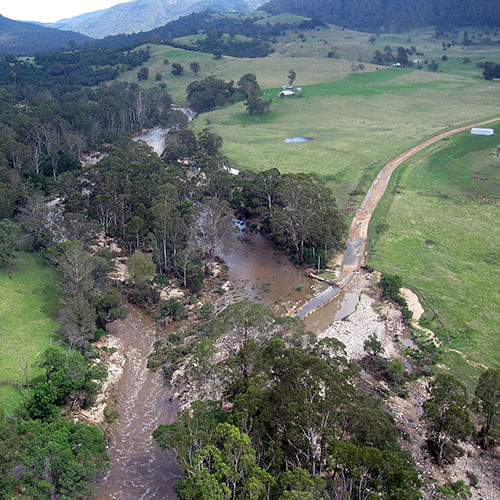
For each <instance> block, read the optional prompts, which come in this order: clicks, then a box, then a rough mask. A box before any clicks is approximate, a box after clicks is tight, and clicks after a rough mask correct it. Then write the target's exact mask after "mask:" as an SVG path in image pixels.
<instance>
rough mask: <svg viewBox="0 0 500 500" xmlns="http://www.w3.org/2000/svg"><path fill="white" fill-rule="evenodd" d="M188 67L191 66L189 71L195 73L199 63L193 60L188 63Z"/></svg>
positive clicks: (198, 70) (198, 68)
mask: <svg viewBox="0 0 500 500" xmlns="http://www.w3.org/2000/svg"><path fill="white" fill-rule="evenodd" d="M189 67H190V68H191V71H192V72H193V73H194V74H195V75H197V74H198V73H199V72H200V63H199V62H196V61H193V62H191V63H190V64H189Z"/></svg>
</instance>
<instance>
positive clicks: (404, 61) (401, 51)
mask: <svg viewBox="0 0 500 500" xmlns="http://www.w3.org/2000/svg"><path fill="white" fill-rule="evenodd" d="M396 62H398V63H400V64H401V65H402V66H408V53H407V52H406V49H405V48H404V47H398V55H397V56H396Z"/></svg>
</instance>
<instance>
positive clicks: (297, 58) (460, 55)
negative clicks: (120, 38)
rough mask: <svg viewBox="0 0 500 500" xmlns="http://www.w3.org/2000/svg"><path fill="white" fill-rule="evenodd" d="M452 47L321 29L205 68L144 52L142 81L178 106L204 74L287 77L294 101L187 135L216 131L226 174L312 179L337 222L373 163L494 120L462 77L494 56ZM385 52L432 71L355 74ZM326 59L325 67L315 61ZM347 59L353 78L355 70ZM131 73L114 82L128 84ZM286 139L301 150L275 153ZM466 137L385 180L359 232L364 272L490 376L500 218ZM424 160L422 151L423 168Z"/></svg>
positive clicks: (479, 152) (491, 181)
mask: <svg viewBox="0 0 500 500" xmlns="http://www.w3.org/2000/svg"><path fill="white" fill-rule="evenodd" d="M267 20H268V19H267ZM267 20H266V19H264V20H263V21H262V22H267ZM271 21H277V19H272V20H271ZM288 21H289V22H296V21H299V20H296V19H288ZM301 34H302V35H303V36H299V35H301ZM468 36H469V38H471V39H473V40H474V41H475V42H477V41H478V40H479V39H483V40H484V39H485V37H491V38H492V40H496V39H498V38H499V36H500V33H499V32H492V33H489V32H487V31H486V29H485V28H483V29H477V30H469V33H468ZM463 37H464V33H463V30H462V31H457V32H455V33H448V34H444V35H443V36H442V37H441V38H439V39H436V35H435V32H434V30H432V29H421V30H415V31H412V32H410V33H407V34H404V35H398V34H381V35H380V36H375V35H373V34H370V33H358V32H355V31H350V30H347V29H342V28H339V27H335V26H331V27H329V28H328V29H325V28H321V29H318V30H311V31H303V32H302V33H299V31H298V30H295V31H293V30H292V31H290V32H289V33H288V34H287V36H284V37H280V38H278V41H277V43H276V44H275V45H274V49H275V52H274V53H273V54H271V55H270V56H268V57H266V58H262V59H236V58H232V57H226V56H224V57H223V58H222V59H220V60H215V59H214V58H213V56H212V55H210V54H203V53H198V52H191V51H185V50H180V49H172V48H169V47H166V46H161V45H157V46H152V54H153V56H152V58H151V60H150V61H149V62H148V65H149V68H150V80H149V81H148V82H145V83H144V85H146V86H153V85H157V82H154V81H153V79H154V75H155V74H156V73H157V72H160V73H161V74H162V81H163V82H165V83H166V84H167V85H168V91H169V92H170V93H171V95H172V96H173V98H174V101H175V102H176V103H178V104H185V88H186V86H187V85H188V84H189V83H190V82H191V81H193V80H199V79H201V78H204V77H206V76H209V75H211V76H215V77H217V78H222V79H224V80H226V81H228V80H234V81H237V80H238V79H239V78H240V77H241V76H242V75H243V74H245V73H248V72H252V73H255V75H256V76H257V80H258V81H259V83H260V85H261V87H262V88H263V89H264V90H265V93H266V96H267V97H268V98H269V97H272V96H275V95H276V94H277V92H278V90H279V89H280V87H281V85H283V84H285V83H287V74H288V70H289V69H293V70H294V71H295V72H296V74H297V79H296V81H295V85H297V86H300V87H302V88H303V91H302V97H301V98H290V99H274V102H273V104H272V107H271V113H269V114H267V115H265V116H261V117H250V116H248V114H247V113H246V112H245V110H244V106H243V104H241V103H239V104H235V105H233V106H229V107H226V108H223V109H218V110H215V111H213V112H210V113H204V114H202V115H200V116H199V117H198V118H197V119H196V120H195V121H194V124H193V127H194V129H195V130H196V131H200V130H201V129H203V128H205V127H210V129H211V130H212V131H213V132H215V133H217V134H219V135H220V136H221V137H222V138H223V140H224V145H223V153H224V154H226V155H227V156H228V158H229V159H230V160H231V161H232V162H233V163H235V164H237V165H239V166H240V167H243V168H245V167H246V168H250V169H252V170H264V169H269V168H273V167H276V168H278V169H279V170H280V171H282V172H295V173H296V172H304V171H305V172H315V173H317V174H318V175H320V176H321V177H322V179H324V181H325V182H326V183H327V184H328V185H329V186H330V187H332V189H333V190H334V192H335V195H336V197H337V200H338V204H339V206H340V208H341V209H342V210H343V212H344V213H345V214H346V216H347V218H349V217H350V214H351V213H353V211H354V210H355V209H357V207H358V206H359V203H360V202H361V200H362V198H363V196H364V194H365V193H366V191H367V189H368V187H369V185H370V183H371V182H372V180H373V179H374V178H375V176H376V175H377V173H378V171H379V170H380V169H381V168H382V166H383V165H384V164H385V163H386V162H387V161H389V160H390V159H392V158H394V157H395V156H397V155H398V154H399V153H401V152H403V151H405V150H407V149H409V148H410V147H412V146H414V145H415V144H418V143H419V142H421V141H422V140H424V139H426V138H428V137H431V136H434V135H436V134H438V133H440V132H442V131H445V130H450V129H452V128H456V127H457V126H460V125H465V124H467V123H472V122H474V121H479V120H481V119H487V118H492V117H496V116H498V115H500V83H499V82H486V81H484V80H483V79H482V78H481V69H480V68H478V67H476V62H479V61H484V60H500V46H498V45H473V46H464V45H463V44H462V40H463ZM193 41H195V40H193ZM443 43H444V44H445V46H446V50H444V48H443ZM386 45H390V46H391V48H392V50H393V52H394V53H396V52H397V47H398V46H403V47H407V48H410V47H415V48H416V51H417V52H418V53H419V54H418V55H416V54H412V55H410V56H409V58H410V60H412V59H413V58H420V59H422V60H423V61H425V60H428V61H429V62H430V61H431V60H435V61H436V62H439V71H438V72H435V73H433V72H429V71H427V70H425V69H418V68H413V69H401V68H386V67H378V68H377V67H376V66H374V65H372V64H369V63H368V62H367V61H370V60H371V58H372V57H373V53H374V52H375V50H380V51H381V52H383V51H384V48H385V46H386ZM448 45H449V47H448ZM331 51H333V52H335V54H337V55H338V57H339V58H329V57H327V55H328V53H329V52H331ZM443 56H446V57H445V59H446V60H443ZM464 58H467V60H468V63H467V64H466V63H464ZM164 59H168V60H169V63H172V62H180V63H181V64H183V66H184V67H185V72H184V74H183V75H182V76H178V77H176V76H173V75H171V74H170V66H169V65H165V64H164ZM191 61H198V62H199V63H200V66H201V71H200V73H199V74H198V75H197V76H195V75H194V74H193V73H192V72H191V71H190V70H189V63H190V62H191ZM360 61H362V62H363V64H364V67H365V69H364V70H362V71H357V70H356V68H355V67H356V66H358V64H359V62H360ZM469 61H470V62H469ZM135 73H136V71H133V72H129V73H124V74H123V75H122V76H121V79H123V80H128V81H135ZM296 136H303V137H310V138H313V139H314V141H310V142H303V143H284V139H286V138H288V137H296ZM473 139H474V140H471V138H470V137H469V136H467V135H464V136H463V137H461V138H460V139H456V138H453V139H450V140H449V141H442V142H441V143H440V144H438V145H435V146H433V147H432V148H431V149H429V150H428V151H426V152H425V153H423V154H421V155H420V156H419V157H418V158H417V159H415V160H414V161H412V163H411V164H409V165H408V166H407V167H405V169H404V170H401V171H400V172H396V175H395V176H394V179H393V184H392V185H393V187H394V189H395V191H394V192H393V193H392V195H390V196H388V197H386V198H385V199H384V207H385V208H381V209H380V211H379V212H378V213H377V214H376V216H375V219H374V223H373V224H372V227H371V231H372V238H373V240H372V243H373V244H372V247H371V250H372V253H373V257H372V264H373V265H374V266H375V267H379V268H380V269H382V270H386V271H395V272H398V273H400V274H401V275H402V276H403V277H404V279H405V281H406V282H407V284H408V285H409V286H410V287H417V288H419V289H420V290H422V291H423V293H424V295H425V297H426V298H427V299H428V300H429V302H430V303H431V304H432V306H433V307H434V308H435V309H436V310H437V311H438V312H439V314H440V315H442V320H443V323H444V324H445V326H446V329H447V331H446V336H447V340H449V341H450V347H452V348H456V349H458V350H460V351H462V352H464V353H465V354H467V356H469V357H470V358H471V359H472V360H475V361H478V362H482V363H485V364H487V365H492V366H493V365H498V363H499V359H498V352H499V349H498V347H499V345H498V341H495V335H496V334H497V333H498V326H497V325H498V324H499V320H500V318H499V316H498V315H499V311H500V308H499V305H500V304H499V300H500V299H499V292H498V285H497V283H498V250H497V249H498V248H499V243H500V242H499V241H498V238H499V234H498V231H496V234H493V233H495V231H494V230H493V228H495V224H496V221H498V216H499V215H500V213H499V202H498V196H499V195H498V193H499V190H498V181H499V179H498V172H499V171H500V170H499V169H500V166H499V165H498V163H499V162H500V160H498V159H497V158H494V157H493V156H492V155H491V152H492V148H494V147H497V146H498V144H497V143H496V142H495V137H493V138H484V137H480V138H478V137H474V138H473ZM478 145H479V147H477V146H478ZM431 153H435V154H436V156H432V159H431V156H429V155H430V154H431ZM443 155H444V156H443ZM448 157H449V158H451V159H448ZM495 162H496V163H495ZM439 165H441V166H443V165H445V167H443V168H441V167H439V168H438V166H439ZM417 167H418V168H417ZM440 168H441V169H440ZM484 179H487V180H484ZM398 182H399V184H397V183H398ZM495 183H496V184H495ZM386 212H387V215H386ZM382 214H383V215H384V218H382ZM435 224H437V225H435ZM384 225H387V229H386V230H385V231H383V232H380V230H381V228H383V227H384ZM374 228H378V230H379V233H377V232H376V231H375V229H374ZM374 249H376V252H374ZM495 266H496V267H495ZM445 362H446V364H447V365H448V366H449V367H450V368H451V369H453V370H455V371H457V372H458V373H459V374H460V375H461V376H462V377H463V378H464V379H465V380H467V381H468V382H469V383H471V381H472V380H473V378H474V377H476V376H477V373H478V370H477V368H474V367H473V366H472V365H470V364H467V363H466V362H465V361H464V359H463V357H462V356H460V354H456V353H453V352H451V351H449V352H448V353H447V354H446V358H445Z"/></svg>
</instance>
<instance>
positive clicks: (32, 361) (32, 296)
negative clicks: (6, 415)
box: [0, 254, 58, 411]
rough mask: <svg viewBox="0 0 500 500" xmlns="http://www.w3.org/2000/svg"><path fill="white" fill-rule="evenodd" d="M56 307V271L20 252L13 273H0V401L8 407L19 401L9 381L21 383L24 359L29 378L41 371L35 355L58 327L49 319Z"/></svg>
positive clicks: (47, 342) (34, 257)
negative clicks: (28, 367) (0, 347)
mask: <svg viewBox="0 0 500 500" xmlns="http://www.w3.org/2000/svg"><path fill="white" fill-rule="evenodd" d="M57 310H58V301H57V290H56V285H55V273H54V271H53V270H52V269H50V268H49V267H47V266H46V265H44V263H43V262H42V261H41V259H40V258H38V257H37V256H35V255H32V254H23V255H21V256H20V257H19V258H17V259H16V260H15V262H14V266H13V271H12V274H10V275H9V273H7V272H5V271H3V272H1V273H0V341H1V344H2V349H1V350H0V381H1V384H0V402H1V403H2V404H3V405H5V407H6V408H7V411H10V410H11V409H12V408H14V407H15V406H17V405H18V404H19V403H20V401H21V395H20V393H19V391H18V390H17V389H16V388H15V387H14V386H13V385H12V382H13V383H15V384H23V383H24V372H23V359H24V360H26V361H28V363H29V365H30V370H29V373H30V378H33V377H36V376H37V375H39V374H40V373H41V370H38V369H37V367H36V359H37V357H38V355H39V353H40V352H42V351H43V350H44V349H45V348H46V347H47V346H48V345H49V344H50V341H51V338H52V337H53V332H54V331H55V329H56V328H57V325H58V324H57V322H56V321H54V320H53V319H52V318H53V317H54V316H55V314H56V312H57Z"/></svg>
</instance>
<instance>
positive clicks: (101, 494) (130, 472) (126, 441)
mask: <svg viewBox="0 0 500 500" xmlns="http://www.w3.org/2000/svg"><path fill="white" fill-rule="evenodd" d="M221 257H222V258H223V259H224V261H225V262H226V264H227V266H228V274H229V280H230V281H231V283H232V284H233V289H232V290H231V291H230V294H231V295H232V297H233V299H234V300H238V299H243V298H246V299H249V300H256V301H259V302H262V303H264V304H265V305H267V306H269V307H272V308H273V310H274V311H275V312H276V313H280V314H283V313H286V312H287V311H290V310H292V309H294V308H295V306H297V304H304V303H307V301H308V300H309V299H310V298H311V297H312V296H313V295H314V290H313V288H312V287H311V285H312V280H311V279H310V278H308V277H307V276H306V274H305V271H304V269H303V268H298V267H296V266H294V265H293V263H292V262H291V261H290V260H289V259H288V257H287V256H286V255H285V254H284V253H281V252H277V251H275V250H274V249H273V248H272V247H271V245H270V244H269V242H268V241H267V240H266V239H265V238H264V237H263V236H262V235H261V234H259V233H251V232H247V231H241V232H237V233H235V235H234V239H233V242H232V245H231V246H230V250H226V251H225V252H224V253H223V254H222V255H221ZM358 300H359V296H358V294H356V293H352V292H350V293H349V292H348V293H346V292H345V291H342V292H341V293H340V294H339V296H338V297H337V298H336V299H335V300H333V301H332V302H330V303H328V304H326V305H325V306H323V307H322V308H320V309H318V310H316V311H314V312H313V313H311V314H310V315H308V316H307V318H306V319H305V321H306V325H307V326H308V328H309V329H311V330H313V331H315V332H319V331H321V330H323V329H325V328H327V327H328V326H329V325H330V324H331V323H333V321H337V320H339V319H342V318H343V317H345V316H346V315H348V314H350V313H351V312H352V311H354V309H355V307H356V305H357V303H358ZM171 326H172V325H169V327H171ZM108 330H109V332H110V334H112V335H116V336H117V337H119V339H120V341H121V343H122V344H123V346H124V349H125V352H126V353H127V362H126V364H125V367H124V372H123V375H122V377H121V379H120V382H119V384H118V387H117V395H116V398H117V403H116V409H117V411H118V413H119V415H120V416H119V418H118V419H117V420H116V421H115V422H113V423H112V424H111V426H110V438H111V439H110V445H109V449H108V454H109V458H110V467H109V472H108V474H107V475H106V477H105V478H103V479H102V481H101V483H100V485H99V489H98V491H97V496H96V499H97V500H108V499H120V500H135V499H144V500H146V499H162V500H173V499H175V498H176V496H175V494H174V492H173V488H172V486H173V483H174V482H175V481H176V480H177V479H181V478H182V473H181V470H180V468H179V467H178V465H177V463H176V461H175V457H174V455H173V454H172V453H168V452H165V451H164V450H161V449H160V448H159V447H158V445H157V444H156V442H155V441H154V440H153V438H152V432H153V431H154V430H155V429H156V428H157V427H158V425H159V424H162V423H170V422H173V421H174V420H175V418H176V413H177V409H178V406H177V404H176V402H175V401H172V400H171V398H170V394H169V391H168V387H166V386H165V385H164V380H163V376H162V374H161V372H156V373H153V372H151V371H150V370H148V368H147V358H148V355H149V353H150V352H151V351H152V349H153V343H154V341H155V328H154V324H153V322H152V320H151V318H150V317H149V316H147V315H146V314H145V313H143V312H142V311H141V310H140V309H138V308H135V307H131V308H130V313H129V315H128V317H127V318H126V319H125V320H119V321H115V322H113V323H111V324H110V325H109V327H108Z"/></svg>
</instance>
